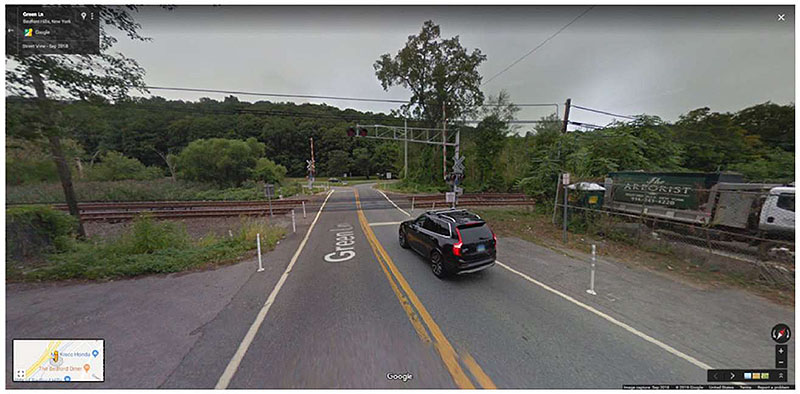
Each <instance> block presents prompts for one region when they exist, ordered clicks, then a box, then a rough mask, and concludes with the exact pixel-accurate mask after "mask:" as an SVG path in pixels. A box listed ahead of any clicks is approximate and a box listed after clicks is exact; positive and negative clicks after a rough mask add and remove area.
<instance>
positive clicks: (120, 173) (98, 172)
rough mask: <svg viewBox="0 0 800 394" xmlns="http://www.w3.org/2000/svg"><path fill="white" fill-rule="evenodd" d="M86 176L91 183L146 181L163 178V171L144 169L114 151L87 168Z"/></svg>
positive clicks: (134, 161)
mask: <svg viewBox="0 0 800 394" xmlns="http://www.w3.org/2000/svg"><path fill="white" fill-rule="evenodd" d="M86 174H87V178H88V179H89V180H92V181H121V180H125V179H134V180H147V179H158V178H162V177H164V171H163V170H161V169H160V168H158V167H155V166H151V167H146V166H145V165H144V164H142V163H141V162H140V161H139V160H136V159H134V158H131V157H126V156H124V155H123V154H122V153H119V152H114V151H111V152H108V153H106V154H105V155H103V157H102V161H101V162H100V163H97V164H95V165H93V166H92V167H90V168H88V169H87V170H86Z"/></svg>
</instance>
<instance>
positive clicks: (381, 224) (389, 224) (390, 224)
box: [369, 222, 403, 227]
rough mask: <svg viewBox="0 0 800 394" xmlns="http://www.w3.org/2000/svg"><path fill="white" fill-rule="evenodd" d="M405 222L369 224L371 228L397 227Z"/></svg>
mask: <svg viewBox="0 0 800 394" xmlns="http://www.w3.org/2000/svg"><path fill="white" fill-rule="evenodd" d="M400 223H403V222H378V223H369V225H370V227H372V226H392V225H397V224H400Z"/></svg>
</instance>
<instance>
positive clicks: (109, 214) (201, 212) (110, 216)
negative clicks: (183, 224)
mask: <svg viewBox="0 0 800 394" xmlns="http://www.w3.org/2000/svg"><path fill="white" fill-rule="evenodd" d="M291 210H292V208H290V207H272V214H273V215H283V214H287V213H289V212H290V211H291ZM142 214H146V215H147V216H148V217H151V218H154V219H190V218H213V217H231V216H269V208H268V207H267V208H238V209H192V210H147V211H133V210H128V211H100V212H82V213H81V219H82V220H83V221H86V222H120V221H128V220H132V219H134V218H136V217H138V216H140V215H142Z"/></svg>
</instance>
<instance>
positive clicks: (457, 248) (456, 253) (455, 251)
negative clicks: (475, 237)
mask: <svg viewBox="0 0 800 394" xmlns="http://www.w3.org/2000/svg"><path fill="white" fill-rule="evenodd" d="M456 235H458V242H456V243H454V244H453V256H461V245H464V243H463V242H461V231H458V229H457V228H456Z"/></svg>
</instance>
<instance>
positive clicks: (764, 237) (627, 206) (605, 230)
mask: <svg viewBox="0 0 800 394" xmlns="http://www.w3.org/2000/svg"><path fill="white" fill-rule="evenodd" d="M627 187H628V186H626V189H624V190H623V189H622V187H621V185H617V186H616V187H615V186H614V185H613V183H612V182H611V181H610V180H607V181H606V183H588V182H581V183H577V184H572V185H569V186H567V187H566V188H563V187H562V188H561V190H560V195H559V197H558V204H556V206H555V208H554V209H555V211H554V223H555V224H556V225H558V226H559V227H560V228H562V229H563V232H564V238H565V239H566V238H567V237H569V236H575V235H577V234H580V235H582V236H584V235H585V236H592V237H600V238H604V239H609V240H613V241H619V242H624V243H627V244H630V245H632V246H635V247H637V248H640V249H643V250H646V251H649V252H653V253H658V254H663V255H669V256H672V257H675V258H677V259H682V260H684V261H691V262H692V263H695V264H701V265H714V266H717V267H719V269H722V270H726V271H728V272H731V271H733V272H739V273H742V274H743V275H744V274H745V273H746V274H748V275H744V276H750V275H749V274H752V273H754V272H755V273H756V274H757V275H758V279H759V280H760V281H764V282H767V283H768V284H770V285H771V286H775V287H779V288H791V287H792V286H793V285H794V261H795V260H794V259H795V235H794V226H795V206H794V202H795V192H794V187H793V186H781V185H759V184H719V185H715V186H713V187H711V188H694V187H691V188H689V187H674V188H673V187H670V186H662V187H658V186H656V187H655V188H653V187H641V188H638V189H637V190H631V189H627ZM565 192H566V197H567V198H566V204H565V202H564V194H563V193H565ZM565 207H566V215H564V209H565ZM564 217H566V221H564Z"/></svg>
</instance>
